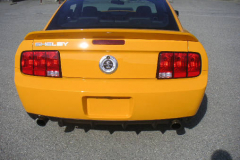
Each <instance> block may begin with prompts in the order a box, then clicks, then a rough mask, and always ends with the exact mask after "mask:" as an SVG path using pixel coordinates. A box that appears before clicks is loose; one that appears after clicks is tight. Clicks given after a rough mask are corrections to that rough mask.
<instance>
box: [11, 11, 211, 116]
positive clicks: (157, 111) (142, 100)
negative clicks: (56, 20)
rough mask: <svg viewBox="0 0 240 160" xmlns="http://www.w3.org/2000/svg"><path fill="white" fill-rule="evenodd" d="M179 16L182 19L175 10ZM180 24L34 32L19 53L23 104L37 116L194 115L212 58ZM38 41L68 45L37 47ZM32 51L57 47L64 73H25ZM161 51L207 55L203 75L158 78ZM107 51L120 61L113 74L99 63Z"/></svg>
mask: <svg viewBox="0 0 240 160" xmlns="http://www.w3.org/2000/svg"><path fill="white" fill-rule="evenodd" d="M171 9H172V8H171ZM172 10H173V9H172ZM174 17H175V18H176V19H177V17H176V14H175V13H174ZM177 23H178V25H179V27H180V31H179V32H176V31H157V30H132V29H85V30H67V31H63V30H59V31H40V32H32V33H29V34H28V35H27V36H26V38H25V40H24V41H23V42H22V43H21V44H20V46H19V48H18V50H17V53H16V56H15V83H16V88H17V91H18V93H19V97H20V99H21V101H22V104H23V106H24V108H25V109H26V111H27V112H29V113H34V114H38V115H45V116H52V117H60V118H70V119H85V120H116V121H118V120H126V121H127V120H156V119H170V118H180V117H189V116H193V115H195V114H196V112H197V110H198V108H199V106H200V104H201V101H202V98H203V96H204V92H205V89H206V86H207V79H208V58H207V54H206V52H205V50H204V48H203V46H202V45H201V43H200V42H198V40H197V39H196V37H194V36H193V35H192V34H191V33H189V32H188V31H186V30H184V29H182V28H181V24H180V22H179V20H178V19H177ZM45 29H46V28H45ZM95 39H123V40H125V45H93V44H92V40H95ZM38 42H41V43H45V42H53V43H54V44H56V42H68V44H67V46H58V47H57V46H41V47H37V46H35V43H38ZM83 43H85V44H84V45H82V44H83ZM86 44H87V45H86ZM27 50H58V51H59V52H60V57H61V69H62V75H63V77H62V78H50V77H38V76H30V75H24V74H22V73H21V71H20V56H21V53H22V52H23V51H27ZM162 51H172V52H188V51H189V52H198V53H199V54H200V55H201V58H202V72H201V74H200V76H198V77H195V78H179V79H157V78H156V72H157V66H158V55H159V52H162ZM105 55H112V56H114V57H115V58H116V59H117V61H118V63H119V65H118V69H117V70H116V71H115V72H114V73H113V74H105V73H103V72H102V71H101V70H100V68H99V61H100V59H101V58H102V57H103V56H105Z"/></svg>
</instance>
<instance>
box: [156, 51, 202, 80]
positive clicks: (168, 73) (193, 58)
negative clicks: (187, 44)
mask: <svg viewBox="0 0 240 160" xmlns="http://www.w3.org/2000/svg"><path fill="white" fill-rule="evenodd" d="M200 73H201V57H200V55H199V54H198V53H168V52H167V53H160V55H159V70H158V75H157V78H161V79H163V78H186V77H196V76H198V75H200Z"/></svg>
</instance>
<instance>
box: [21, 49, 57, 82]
mask: <svg viewBox="0 0 240 160" xmlns="http://www.w3.org/2000/svg"><path fill="white" fill-rule="evenodd" d="M21 71H22V73H24V74H28V75H35V76H47V77H61V69H60V56H59V52H58V51H26V52H23V53H22V56H21Z"/></svg>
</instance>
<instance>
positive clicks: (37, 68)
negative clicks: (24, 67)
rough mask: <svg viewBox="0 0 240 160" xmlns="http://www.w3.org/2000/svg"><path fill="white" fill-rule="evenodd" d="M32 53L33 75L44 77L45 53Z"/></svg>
mask: <svg viewBox="0 0 240 160" xmlns="http://www.w3.org/2000/svg"><path fill="white" fill-rule="evenodd" d="M33 53H34V57H33V59H34V75H35V76H46V52H42V51H36V52H33Z"/></svg>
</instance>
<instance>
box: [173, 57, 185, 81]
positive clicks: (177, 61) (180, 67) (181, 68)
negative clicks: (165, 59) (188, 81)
mask: <svg viewBox="0 0 240 160" xmlns="http://www.w3.org/2000/svg"><path fill="white" fill-rule="evenodd" d="M186 76H187V53H174V78H183V77H186Z"/></svg>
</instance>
